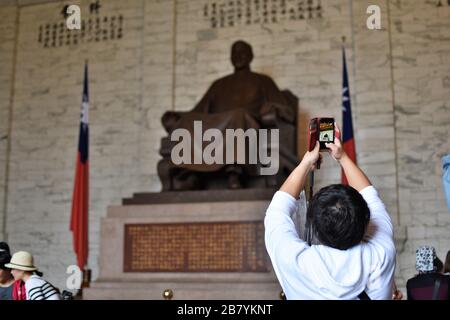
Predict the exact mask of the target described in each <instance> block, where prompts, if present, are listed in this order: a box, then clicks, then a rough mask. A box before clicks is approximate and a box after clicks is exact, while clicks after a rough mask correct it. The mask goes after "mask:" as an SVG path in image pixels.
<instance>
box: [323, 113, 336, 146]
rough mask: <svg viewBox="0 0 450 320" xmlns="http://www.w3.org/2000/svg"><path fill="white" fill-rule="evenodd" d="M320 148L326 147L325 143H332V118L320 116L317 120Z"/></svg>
mask: <svg viewBox="0 0 450 320" xmlns="http://www.w3.org/2000/svg"><path fill="white" fill-rule="evenodd" d="M319 142H320V149H327V147H325V143H327V142H331V143H334V119H333V118H321V119H320V122H319Z"/></svg>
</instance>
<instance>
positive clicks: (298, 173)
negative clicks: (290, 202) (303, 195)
mask: <svg viewBox="0 0 450 320" xmlns="http://www.w3.org/2000/svg"><path fill="white" fill-rule="evenodd" d="M319 149H320V144H319V142H317V143H316V146H315V148H314V149H313V150H312V151H308V152H306V153H305V155H304V156H303V159H302V161H301V162H300V164H299V165H298V166H297V167H296V168H295V169H294V170H293V171H292V172H291V174H290V175H289V177H288V178H287V179H286V181H285V182H284V183H283V185H282V186H281V188H280V191H284V192H287V193H289V194H290V195H291V196H293V197H294V198H295V199H298V197H299V195H300V192H301V191H302V190H303V188H304V187H305V182H306V177H307V176H308V173H309V172H310V171H311V170H314V169H315V167H316V162H317V161H318V160H319V158H320V157H321V156H320V153H319Z"/></svg>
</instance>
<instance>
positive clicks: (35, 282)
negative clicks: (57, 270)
mask: <svg viewBox="0 0 450 320" xmlns="http://www.w3.org/2000/svg"><path fill="white" fill-rule="evenodd" d="M44 284H45V280H44V279H42V278H41V277H38V276H31V277H30V279H28V281H26V282H25V287H26V288H34V287H40V286H42V285H44Z"/></svg>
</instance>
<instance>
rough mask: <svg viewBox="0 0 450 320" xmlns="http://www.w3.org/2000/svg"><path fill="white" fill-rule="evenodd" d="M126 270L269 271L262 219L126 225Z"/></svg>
mask: <svg viewBox="0 0 450 320" xmlns="http://www.w3.org/2000/svg"><path fill="white" fill-rule="evenodd" d="M124 249H125V254H124V272H267V271H269V269H268V266H267V253H266V248H265V246H264V224H263V222H262V221H250V222H214V223H165V224H126V225H125V246H124Z"/></svg>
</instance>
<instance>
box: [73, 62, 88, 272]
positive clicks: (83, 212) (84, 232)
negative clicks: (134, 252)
mask: <svg viewBox="0 0 450 320" xmlns="http://www.w3.org/2000/svg"><path fill="white" fill-rule="evenodd" d="M88 112H89V90H88V67H87V64H86V65H85V67H84V83H83V100H82V104H81V121H80V133H79V140H78V155H77V164H76V172H75V185H74V189H73V198H72V215H71V221H70V230H71V231H72V233H73V249H74V251H75V254H76V256H77V264H78V267H80V269H82V270H83V269H84V268H85V266H86V264H87V259H88V250H89V246H88V240H89V239H88V218H89V215H88V211H89V161H88V160H89V121H88Z"/></svg>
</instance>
